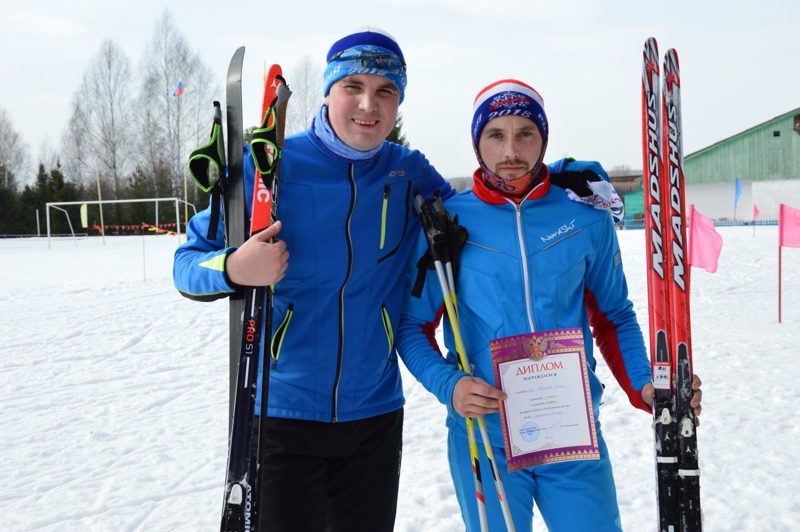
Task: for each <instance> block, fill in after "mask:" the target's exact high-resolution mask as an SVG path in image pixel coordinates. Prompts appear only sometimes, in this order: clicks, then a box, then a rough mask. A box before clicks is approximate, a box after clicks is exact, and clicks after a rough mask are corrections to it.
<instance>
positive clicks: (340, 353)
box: [331, 164, 356, 423]
mask: <svg viewBox="0 0 800 532" xmlns="http://www.w3.org/2000/svg"><path fill="white" fill-rule="evenodd" d="M347 177H348V179H349V184H350V206H349V207H348V210H347V222H346V223H345V240H346V242H347V273H346V274H345V277H344V282H343V283H342V287H341V288H339V346H338V350H337V355H336V378H335V380H334V382H333V398H332V409H331V413H332V416H333V417H332V418H331V421H332V422H333V423H336V421H337V420H338V418H339V381H340V380H341V378H342V364H343V362H344V290H345V288H346V287H347V283H348V282H349V281H350V275H352V273H353V238H352V235H351V234H350V221H351V220H352V218H353V211H354V210H355V206H356V179H355V167H354V166H353V164H350V165H349V168H348V175H347Z"/></svg>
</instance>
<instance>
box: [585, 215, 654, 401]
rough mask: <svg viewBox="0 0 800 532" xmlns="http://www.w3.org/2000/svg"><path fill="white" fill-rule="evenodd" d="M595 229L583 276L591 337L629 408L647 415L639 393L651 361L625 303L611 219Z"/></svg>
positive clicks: (629, 304) (624, 283) (628, 303)
mask: <svg viewBox="0 0 800 532" xmlns="http://www.w3.org/2000/svg"><path fill="white" fill-rule="evenodd" d="M596 225H597V227H596V230H597V235H596V238H595V239H594V241H595V243H596V247H595V254H594V256H593V259H592V260H591V261H590V264H589V268H588V271H587V274H586V275H587V278H586V294H585V298H586V305H587V309H588V312H589V320H590V324H591V326H592V331H593V335H594V337H595V340H596V343H597V346H598V348H599V349H600V353H601V354H602V355H603V358H604V359H605V360H606V363H607V364H608V366H609V367H610V368H611V371H612V373H613V374H614V377H615V378H616V380H617V382H619V384H620V385H621V386H622V388H623V389H624V390H625V392H626V394H627V395H628V399H629V400H630V402H631V404H633V405H634V406H635V407H637V408H641V409H642V410H647V411H649V407H648V406H647V405H646V404H645V403H644V401H642V398H641V389H642V387H643V386H644V385H645V384H646V383H648V382H650V381H651V377H650V361H649V359H648V357H647V350H646V348H645V345H644V339H643V337H642V331H641V328H640V327H639V323H638V322H637V320H636V313H635V312H634V310H633V303H632V302H631V301H630V300H629V299H628V284H627V281H626V279H625V273H624V272H623V269H622V257H621V254H620V249H619V243H618V241H617V235H616V233H615V231H614V224H613V222H612V220H611V217H610V216H603V217H602V218H601V219H600V220H599V221H598V222H597V224H596Z"/></svg>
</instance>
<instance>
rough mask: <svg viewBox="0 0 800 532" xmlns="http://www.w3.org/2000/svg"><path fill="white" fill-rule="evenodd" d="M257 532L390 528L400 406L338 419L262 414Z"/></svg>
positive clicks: (375, 530) (381, 531) (398, 451)
mask: <svg viewBox="0 0 800 532" xmlns="http://www.w3.org/2000/svg"><path fill="white" fill-rule="evenodd" d="M264 421H265V423H264V424H263V426H262V430H263V431H264V432H262V434H264V436H265V441H264V446H265V448H264V450H263V465H262V467H264V475H263V481H264V485H263V486H261V489H260V492H261V493H260V495H259V499H260V505H259V517H258V521H259V527H258V528H259V531H258V532H360V531H364V532H391V531H392V530H393V528H394V519H395V514H396V512H397V489H398V483H399V479H400V460H401V455H402V436H403V409H402V408H401V409H400V410H397V411H395V412H390V413H388V414H384V415H381V416H377V417H373V418H368V419H363V420H358V421H350V422H344V423H322V422H317V421H304V420H296V419H280V418H267V419H266V420H264Z"/></svg>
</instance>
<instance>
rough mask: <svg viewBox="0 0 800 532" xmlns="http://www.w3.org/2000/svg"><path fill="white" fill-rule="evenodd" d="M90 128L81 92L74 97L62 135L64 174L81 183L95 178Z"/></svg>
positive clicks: (83, 183) (85, 183) (86, 182)
mask: <svg viewBox="0 0 800 532" xmlns="http://www.w3.org/2000/svg"><path fill="white" fill-rule="evenodd" d="M88 129H89V117H88V112H87V109H86V106H85V104H84V103H83V100H82V98H81V97H80V92H79V93H78V94H76V95H75V97H74V98H73V99H72V114H71V115H70V119H69V122H67V127H66V129H65V130H64V133H63V135H62V136H61V157H62V161H63V169H64V175H65V176H67V177H68V178H69V179H70V180H71V181H73V182H74V183H79V184H81V185H87V184H89V183H90V181H92V180H93V179H94V167H95V165H94V156H93V154H92V151H91V150H92V148H91V145H90V144H91V143H90V141H89V132H88Z"/></svg>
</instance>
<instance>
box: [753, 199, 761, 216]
mask: <svg viewBox="0 0 800 532" xmlns="http://www.w3.org/2000/svg"><path fill="white" fill-rule="evenodd" d="M759 214H761V213H760V211H759V210H758V205H756V204H755V203H753V220H755V219H756V218H758V215H759Z"/></svg>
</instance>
